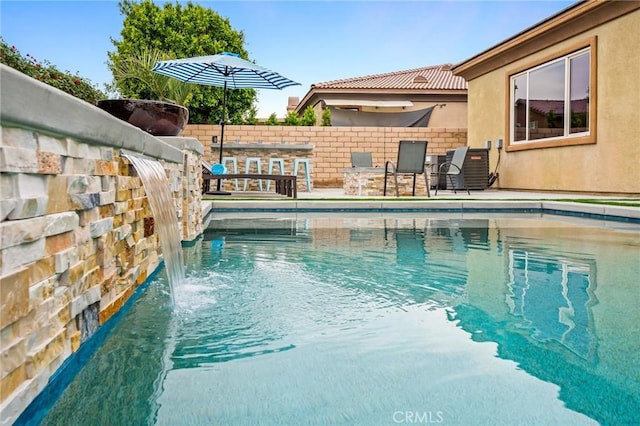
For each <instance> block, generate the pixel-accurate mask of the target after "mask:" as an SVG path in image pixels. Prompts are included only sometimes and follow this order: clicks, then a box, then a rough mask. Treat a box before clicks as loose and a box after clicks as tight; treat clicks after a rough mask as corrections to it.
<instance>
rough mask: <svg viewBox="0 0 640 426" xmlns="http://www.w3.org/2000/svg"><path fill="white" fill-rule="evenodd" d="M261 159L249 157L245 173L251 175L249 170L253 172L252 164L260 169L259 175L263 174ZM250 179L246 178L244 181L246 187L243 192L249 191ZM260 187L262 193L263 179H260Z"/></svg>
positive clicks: (246, 161)
mask: <svg viewBox="0 0 640 426" xmlns="http://www.w3.org/2000/svg"><path fill="white" fill-rule="evenodd" d="M260 161H261V160H260V158H259V157H247V159H246V160H245V163H244V164H245V166H244V172H245V173H249V170H251V163H255V164H256V169H258V171H257V172H256V173H258V174H262V167H261V166H260ZM248 180H249V179H247V178H245V180H244V187H243V188H242V190H243V191H246V190H247V181H248ZM258 187H259V188H260V191H262V179H258Z"/></svg>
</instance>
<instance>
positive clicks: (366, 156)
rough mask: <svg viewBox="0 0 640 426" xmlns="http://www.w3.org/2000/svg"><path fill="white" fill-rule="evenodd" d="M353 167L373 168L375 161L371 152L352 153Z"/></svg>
mask: <svg viewBox="0 0 640 426" xmlns="http://www.w3.org/2000/svg"><path fill="white" fill-rule="evenodd" d="M351 167H373V159H372V158H371V153H370V152H352V153H351Z"/></svg>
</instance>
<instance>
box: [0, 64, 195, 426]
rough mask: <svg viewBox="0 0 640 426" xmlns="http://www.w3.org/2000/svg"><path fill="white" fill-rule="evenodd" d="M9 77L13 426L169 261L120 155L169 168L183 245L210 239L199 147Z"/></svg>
mask: <svg viewBox="0 0 640 426" xmlns="http://www.w3.org/2000/svg"><path fill="white" fill-rule="evenodd" d="M0 74H1V78H0V79H1V80H2V82H3V88H2V97H1V98H0V103H1V105H0V133H1V139H0V425H5V424H6V425H8V424H12V423H14V422H15V421H16V419H18V417H19V416H20V414H21V413H23V411H24V410H25V409H26V408H27V407H28V406H29V404H30V403H31V402H33V401H34V399H36V397H37V396H38V395H39V394H40V393H41V392H42V391H43V390H44V388H45V387H46V386H47V385H48V384H49V383H50V380H51V378H52V377H54V375H56V374H57V373H59V372H60V368H61V366H63V365H65V364H64V363H65V361H67V360H69V358H70V357H72V356H73V354H74V353H76V352H77V351H78V349H79V348H81V347H82V345H83V344H85V342H86V341H87V339H90V338H91V336H93V335H94V334H95V332H96V331H97V330H98V329H99V328H100V327H101V326H102V325H103V324H104V323H105V322H106V321H107V320H109V319H110V318H111V317H113V315H114V314H115V313H116V312H118V310H119V309H120V308H121V307H122V306H123V305H124V304H125V303H126V302H127V301H128V300H129V298H130V297H131V296H132V295H133V293H134V292H135V290H136V288H137V287H138V286H139V285H140V284H142V283H143V282H145V280H147V278H148V277H149V275H150V274H151V273H153V272H154V271H155V270H157V269H158V267H159V266H160V264H161V261H162V252H161V248H160V245H159V241H158V234H157V231H156V222H155V220H154V216H153V212H152V211H151V207H150V205H149V200H148V198H147V195H146V191H145V189H144V187H143V186H142V182H141V180H140V178H139V177H138V175H137V171H136V170H135V169H134V168H133V166H132V165H131V164H130V163H129V161H128V160H127V158H126V157H125V156H123V155H122V152H123V150H126V152H127V153H132V154H138V155H144V156H146V157H151V158H155V159H157V160H158V161H159V162H160V163H161V164H162V166H163V167H164V169H165V172H166V175H167V178H168V181H169V190H170V192H171V195H172V198H173V204H174V208H175V211H176V217H177V220H178V225H179V226H180V228H181V233H182V238H183V239H184V240H192V239H194V238H196V237H197V236H198V235H200V234H201V232H202V217H201V214H202V213H201V211H202V210H201V192H200V188H201V184H202V180H201V179H202V174H201V159H202V146H201V145H200V144H199V142H197V141H196V140H195V139H188V138H167V139H169V140H168V141H161V140H159V139H158V138H155V137H153V136H151V135H149V134H147V133H145V132H143V131H141V130H139V129H136V128H134V127H132V126H130V125H128V124H126V123H124V122H122V121H120V120H118V119H116V118H115V117H112V116H110V115H108V114H106V113H105V112H104V111H102V110H100V109H98V108H96V107H95V106H93V105H90V104H88V103H86V102H84V101H81V100H79V99H77V98H74V97H72V96H70V95H68V94H66V93H63V92H61V91H59V90H57V89H54V88H52V87H50V86H47V85H45V84H42V83H40V82H37V81H35V80H33V79H31V78H29V77H27V76H25V75H24V74H21V73H19V72H17V71H15V70H13V69H12V68H10V67H7V66H5V65H2V64H0ZM122 361H124V360H122Z"/></svg>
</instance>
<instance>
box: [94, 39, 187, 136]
mask: <svg viewBox="0 0 640 426" xmlns="http://www.w3.org/2000/svg"><path fill="white" fill-rule="evenodd" d="M165 59H168V57H167V54H165V53H163V52H161V51H160V50H158V49H153V48H144V49H141V50H140V51H138V52H136V53H135V54H132V55H130V56H126V57H119V58H116V59H114V60H113V62H112V63H111V64H110V68H111V71H112V73H113V78H114V88H115V89H117V90H118V91H119V92H121V93H125V94H127V95H130V96H131V95H134V94H132V93H130V90H129V89H128V86H127V85H125V82H126V81H128V80H135V81H138V82H139V83H141V87H144V92H145V93H146V94H147V95H146V96H147V97H150V98H152V99H136V98H134V96H132V97H131V98H124V99H105V100H101V101H98V103H97V105H98V107H100V108H102V109H104V110H105V111H107V112H109V113H110V114H112V115H114V116H116V117H118V118H120V119H121V120H124V121H126V122H128V123H130V124H132V125H134V126H136V127H139V128H141V129H142V130H144V131H146V132H148V133H150V134H152V135H154V136H177V135H179V134H180V132H182V130H183V129H184V126H186V124H187V122H188V121H189V110H188V109H187V108H186V107H185V106H184V104H185V103H186V102H187V101H188V100H189V98H190V97H191V93H192V90H193V85H192V84H189V83H184V82H182V81H179V80H176V79H174V78H171V77H167V76H164V75H161V74H157V73H155V72H153V71H152V70H153V67H154V65H155V64H156V63H157V62H158V61H161V60H165Z"/></svg>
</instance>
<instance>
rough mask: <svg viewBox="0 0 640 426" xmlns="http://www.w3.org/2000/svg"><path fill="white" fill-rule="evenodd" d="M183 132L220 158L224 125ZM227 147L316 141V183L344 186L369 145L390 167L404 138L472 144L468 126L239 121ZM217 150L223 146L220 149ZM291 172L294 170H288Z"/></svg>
mask: <svg viewBox="0 0 640 426" xmlns="http://www.w3.org/2000/svg"><path fill="white" fill-rule="evenodd" d="M183 136H185V137H186V136H190V137H194V138H197V139H198V140H199V141H200V143H202V145H203V146H204V153H205V154H204V155H205V158H206V160H207V161H209V162H210V163H215V162H217V158H218V157H217V156H215V154H212V150H211V145H212V138H213V136H216V137H217V139H218V140H220V126H218V125H204V124H192V125H189V126H187V128H186V129H185V131H184V132H183ZM224 140H225V142H224V148H223V149H225V150H226V147H227V146H231V145H227V144H233V143H235V142H238V143H241V144H244V143H256V142H259V141H262V142H263V143H265V144H268V143H276V144H280V143H282V142H284V143H286V144H305V143H309V144H311V145H312V146H313V152H312V163H313V167H312V168H311V169H312V170H311V177H312V181H313V186H315V187H318V188H321V187H325V188H340V187H342V184H343V177H344V175H343V170H344V169H345V168H346V167H351V153H352V152H354V151H369V152H371V153H372V157H373V164H374V166H379V167H384V164H385V162H386V161H387V160H393V161H395V160H396V159H397V156H398V144H399V141H400V140H427V141H429V145H428V146H427V153H428V154H429V155H443V154H445V153H446V152H447V151H450V150H452V149H455V148H458V147H460V146H465V145H467V129H464V128H431V127H322V126H311V127H309V126H266V125H260V126H248V125H246V126H245V125H243V126H236V125H228V126H225V128H224ZM214 152H218V151H217V150H214ZM287 172H289V173H291V170H287Z"/></svg>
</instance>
